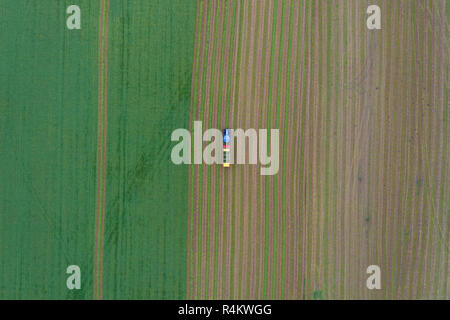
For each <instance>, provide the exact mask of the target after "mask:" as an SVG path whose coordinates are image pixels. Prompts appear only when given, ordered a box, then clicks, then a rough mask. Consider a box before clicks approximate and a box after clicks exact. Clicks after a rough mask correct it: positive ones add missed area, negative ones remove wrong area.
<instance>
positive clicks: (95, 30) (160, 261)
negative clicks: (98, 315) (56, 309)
mask: <svg viewBox="0 0 450 320" xmlns="http://www.w3.org/2000/svg"><path fill="white" fill-rule="evenodd" d="M74 3H77V4H78V5H79V6H80V8H81V10H82V20H81V21H82V28H81V30H68V29H67V28H66V17H67V16H66V14H65V13H66V8H67V3H65V2H64V1H39V2H37V1H31V2H30V1H22V0H19V1H2V2H0V21H1V24H2V29H1V31H0V39H1V41H2V45H1V46H0V52H1V55H0V56H1V58H0V59H1V62H2V67H1V72H0V114H1V115H0V130H1V137H0V150H2V151H1V152H0V163H1V167H2V170H0V272H1V275H0V299H38V298H39V299H121V298H122V299H155V298H160V299H180V298H183V297H185V295H186V286H185V284H186V271H185V270H186V234H187V187H186V185H187V173H188V168H187V167H176V166H174V165H173V164H172V163H171V162H169V161H170V150H171V146H170V144H171V141H170V132H171V131H172V130H173V129H174V128H178V127H187V126H188V120H189V104H190V83H191V70H192V59H193V43H194V31H195V30H194V28H195V10H196V9H195V8H196V3H195V2H186V1H181V0H180V1H151V2H147V1H107V0H100V1H75V2H74ZM24 21H26V23H24ZM3 26H4V27H3ZM162 30H163V31H164V32H161V31H162ZM5 44H7V45H5ZM72 264H73V265H78V266H79V267H80V269H81V273H82V275H81V289H80V290H68V289H67V287H66V279H67V277H68V275H67V274H66V268H67V266H69V265H72Z"/></svg>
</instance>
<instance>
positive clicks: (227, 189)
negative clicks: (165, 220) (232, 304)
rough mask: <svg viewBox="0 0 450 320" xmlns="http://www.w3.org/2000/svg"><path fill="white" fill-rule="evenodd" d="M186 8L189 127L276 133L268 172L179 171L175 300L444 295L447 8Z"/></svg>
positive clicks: (240, 168)
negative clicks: (182, 216)
mask: <svg viewBox="0 0 450 320" xmlns="http://www.w3.org/2000/svg"><path fill="white" fill-rule="evenodd" d="M370 4H377V5H379V6H380V8H381V10H382V12H383V18H382V30H375V31H372V30H368V29H367V27H366V19H367V15H366V14H365V10H366V8H367V7H368V6H369V5H370ZM199 6H200V8H199V9H198V11H199V12H198V14H197V24H198V26H197V29H198V30H199V31H197V33H196V45H195V60H194V71H193V74H194V81H193V95H192V96H193V102H192V106H193V107H192V110H191V120H201V121H203V125H204V127H207V128H209V127H216V128H224V127H229V128H244V129H247V128H268V129H269V128H278V129H280V169H279V173H278V174H277V175H275V176H260V175H259V168H258V167H257V166H249V165H235V166H234V167H232V169H231V170H226V169H223V168H220V167H216V166H198V165H192V166H191V168H190V173H189V177H190V184H189V185H190V196H189V200H190V201H191V203H190V205H189V208H190V210H189V217H190V218H189V225H190V229H189V234H188V235H189V239H188V244H189V248H190V249H189V251H188V284H187V287H188V298H192V299H194V298H197V299H321V298H323V299H448V298H449V291H448V289H449V287H448V286H449V282H448V280H449V278H448V271H449V264H448V262H449V256H448V245H449V238H448V226H449V224H448V223H449V222H448V216H449V209H450V207H449V204H450V202H449V201H450V192H449V191H450V190H449V186H448V176H449V174H450V169H449V159H450V157H449V155H450V154H449V142H448V141H449V140H448V139H449V137H450V130H449V127H448V120H449V113H448V109H449V104H448V71H449V65H448V62H449V61H448V56H449V51H448V31H449V30H448V15H449V8H448V7H449V4H448V2H446V1H429V2H425V3H424V2H419V1H370V3H369V1H356V0H355V1H337V0H336V1H264V2H262V1H211V2H206V1H204V2H200V4H199ZM220 40H221V41H220ZM191 123H192V121H191ZM372 264H375V265H378V266H380V268H381V270H383V273H382V283H383V286H382V289H381V290H373V291H371V290H367V288H366V279H367V277H368V276H367V274H366V268H367V267H368V266H369V265H372Z"/></svg>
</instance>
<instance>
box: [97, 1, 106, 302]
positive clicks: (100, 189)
mask: <svg viewBox="0 0 450 320" xmlns="http://www.w3.org/2000/svg"><path fill="white" fill-rule="evenodd" d="M108 15H109V0H102V1H101V3H100V16H99V40H98V41H99V43H98V50H99V93H98V99H99V101H98V141H97V200H96V228H95V251H94V299H96V300H98V299H99V300H101V299H103V247H104V232H105V202H106V166H107V125H108V110H107V105H108V102H107V95H108V88H107V87H108V86H107V77H108Z"/></svg>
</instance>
